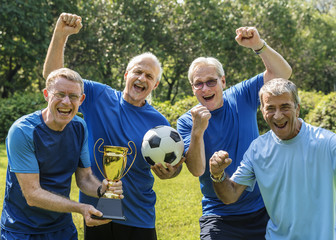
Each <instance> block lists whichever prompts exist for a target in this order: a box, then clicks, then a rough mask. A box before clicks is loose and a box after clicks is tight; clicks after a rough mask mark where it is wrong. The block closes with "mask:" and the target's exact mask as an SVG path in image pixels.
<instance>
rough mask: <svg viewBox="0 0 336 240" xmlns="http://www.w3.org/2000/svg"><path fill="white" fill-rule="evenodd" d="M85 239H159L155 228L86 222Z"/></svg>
mask: <svg viewBox="0 0 336 240" xmlns="http://www.w3.org/2000/svg"><path fill="white" fill-rule="evenodd" d="M84 239H85V240H97V239H99V240H157V237H156V230H155V228H138V227H131V226H127V225H122V224H118V223H114V222H113V221H112V222H110V223H108V224H104V225H101V226H97V227H88V226H86V225H85V223H84Z"/></svg>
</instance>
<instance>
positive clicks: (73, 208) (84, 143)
mask: <svg viewBox="0 0 336 240" xmlns="http://www.w3.org/2000/svg"><path fill="white" fill-rule="evenodd" d="M83 91H84V87H83V80H82V78H81V77H80V75H79V74H78V73H77V72H75V71H72V70H70V69H67V68H61V69H58V70H56V71H53V72H51V73H50V74H49V76H48V78H47V81H46V88H45V89H44V90H43V95H44V98H45V99H46V101H47V102H48V106H47V108H45V109H43V110H38V111H36V112H34V113H31V114H28V115H26V116H23V117H21V118H20V119H18V120H17V121H16V122H15V123H14V124H13V125H12V126H11V128H10V129H9V132H8V136H7V139H6V147H7V156H8V167H7V178H6V191H5V198H4V205H3V210H2V216H1V236H0V239H4V240H5V239H31V240H37V239H55V240H56V239H77V230H76V228H75V225H74V224H73V221H72V217H71V214H70V213H71V212H76V213H80V214H82V215H83V217H84V219H85V222H86V224H87V225H89V226H98V225H101V224H106V223H108V222H110V220H95V219H93V218H92V217H91V216H92V215H97V216H101V215H102V213H101V212H100V211H98V210H97V209H95V208H94V207H93V206H92V205H90V204H84V203H79V202H75V201H72V200H70V199H69V194H70V190H71V180H72V175H73V174H74V173H75V175H76V183H77V186H78V187H79V188H80V189H81V190H82V191H83V192H85V193H86V194H88V195H90V196H97V195H102V194H103V193H104V192H105V191H106V189H107V188H109V189H110V190H111V191H112V192H114V193H115V194H118V195H119V196H120V198H123V197H124V196H123V195H122V194H123V190H122V183H121V181H119V182H113V183H110V184H111V185H110V186H109V187H108V182H107V180H105V179H104V180H103V182H101V181H99V180H98V179H97V178H96V177H95V176H94V175H93V174H92V171H91V167H90V156H89V149H88V132H87V127H86V124H85V122H84V120H83V119H81V118H80V117H78V116H76V113H77V111H78V107H79V106H80V105H81V104H82V103H83V101H84V99H85V94H84V93H83ZM98 191H99V193H98Z"/></svg>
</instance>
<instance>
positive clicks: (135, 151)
mask: <svg viewBox="0 0 336 240" xmlns="http://www.w3.org/2000/svg"><path fill="white" fill-rule="evenodd" d="M130 143H133V146H134V158H133V161H132V163H131V165H130V166H129V167H128V169H127V171H126V172H125V173H124V174H123V175H122V176H121V177H120V178H122V177H124V176H125V175H126V174H127V173H128V171H129V170H130V169H131V167H132V165H133V163H134V161H135V158H136V155H137V150H136V146H135V143H134V142H133V141H129V142H128V147H129V149H131V152H130V153H127V155H131V154H132V153H133V150H132V148H131V146H130ZM126 159H127V158H126ZM126 161H127V160H126Z"/></svg>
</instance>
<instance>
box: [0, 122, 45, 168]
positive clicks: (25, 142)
mask: <svg viewBox="0 0 336 240" xmlns="http://www.w3.org/2000/svg"><path fill="white" fill-rule="evenodd" d="M6 145H7V155H8V163H9V166H10V171H11V172H17V173H39V166H38V162H37V159H36V156H35V149H34V143H33V136H32V129H30V128H27V127H18V126H17V125H13V127H11V129H10V130H9V132H8V137H7V139H6Z"/></svg>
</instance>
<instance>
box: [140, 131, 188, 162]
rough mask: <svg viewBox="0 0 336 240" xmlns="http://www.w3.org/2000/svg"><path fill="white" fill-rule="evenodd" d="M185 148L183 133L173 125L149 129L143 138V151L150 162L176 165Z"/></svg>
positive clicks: (143, 154)
mask: <svg viewBox="0 0 336 240" xmlns="http://www.w3.org/2000/svg"><path fill="white" fill-rule="evenodd" d="M183 150H184V144H183V139H182V137H181V135H180V134H179V133H178V132H177V131H176V130H175V129H174V128H172V127H169V126H157V127H154V128H152V129H150V130H148V131H147V133H146V134H145V136H144V137H143V140H142V146H141V153H142V156H143V157H144V159H145V160H146V161H147V162H148V163H149V164H150V165H154V164H155V163H162V165H163V166H165V167H166V163H169V164H171V165H172V166H174V165H176V164H177V163H178V162H179V161H180V160H181V157H182V154H183Z"/></svg>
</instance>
